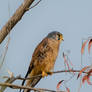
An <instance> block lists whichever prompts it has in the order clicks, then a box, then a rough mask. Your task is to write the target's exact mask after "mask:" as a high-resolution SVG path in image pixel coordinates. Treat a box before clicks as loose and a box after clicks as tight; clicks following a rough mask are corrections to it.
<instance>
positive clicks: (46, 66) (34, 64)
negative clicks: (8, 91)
mask: <svg viewBox="0 0 92 92" xmlns="http://www.w3.org/2000/svg"><path fill="white" fill-rule="evenodd" d="M62 40H63V35H62V34H61V33H60V32H57V31H53V32H51V33H49V34H48V35H47V36H46V37H45V38H44V39H43V40H42V41H41V42H40V43H39V44H38V46H37V47H36V49H35V50H34V53H33V55H32V59H31V63H30V65H29V68H28V72H27V74H26V76H25V78H27V77H28V78H30V77H32V76H36V75H39V74H42V76H40V77H34V78H32V79H30V80H27V81H26V86H31V87H34V86H35V85H36V84H37V83H38V82H39V81H40V79H41V78H42V77H44V76H45V75H47V73H48V72H51V70H52V69H53V68H54V64H55V61H56V58H57V55H58V51H59V46H60V43H61V42H62ZM24 83H25V80H24V81H23V82H22V85H24ZM23 92H30V90H28V89H24V90H23Z"/></svg>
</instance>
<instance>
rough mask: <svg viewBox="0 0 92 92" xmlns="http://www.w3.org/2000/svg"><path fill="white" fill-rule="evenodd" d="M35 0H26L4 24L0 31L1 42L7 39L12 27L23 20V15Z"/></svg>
mask: <svg viewBox="0 0 92 92" xmlns="http://www.w3.org/2000/svg"><path fill="white" fill-rule="evenodd" d="M34 1H35V0H24V2H23V3H22V4H21V6H20V7H19V8H18V9H17V10H16V12H15V13H14V14H13V16H12V17H11V18H10V19H9V20H8V22H7V23H6V24H5V25H4V26H3V28H2V29H1V31H0V43H2V41H3V40H4V39H5V37H6V36H7V35H8V33H9V32H10V31H11V30H12V28H13V27H14V26H15V25H16V24H17V23H18V22H19V21H20V20H21V18H22V16H23V15H24V13H25V12H26V10H27V9H28V8H29V7H30V5H32V3H33V2H34Z"/></svg>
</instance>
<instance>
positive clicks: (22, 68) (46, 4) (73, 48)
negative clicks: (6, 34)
mask: <svg viewBox="0 0 92 92" xmlns="http://www.w3.org/2000/svg"><path fill="white" fill-rule="evenodd" d="M37 1H38V0H37ZM22 2H23V0H20V1H19V0H1V1H0V29H1V28H2V26H3V25H4V24H5V23H6V22H7V20H8V19H9V15H10V16H12V14H13V13H14V12H15V11H16V9H17V8H18V7H19V5H20V4H21V3H22ZM35 2H36V1H35ZM8 4H9V7H10V8H9V9H8ZM9 12H10V13H9ZM54 30H56V31H59V32H61V33H62V34H63V35H64V42H62V44H61V46H60V51H59V56H58V58H57V61H56V64H55V68H54V70H55V71H56V70H62V69H64V60H63V57H62V53H63V52H67V51H70V53H69V58H70V59H71V61H72V63H73V64H74V69H80V66H81V53H80V50H81V44H82V39H83V38H87V37H89V36H92V0H42V1H41V2H40V3H39V5H37V6H36V7H35V8H33V9H32V10H30V11H28V12H26V14H25V15H24V16H23V18H22V20H21V21H20V22H19V23H18V24H17V25H16V26H15V27H14V28H13V29H12V31H11V34H10V36H11V40H10V44H9V49H8V52H7V56H6V58H5V62H4V66H3V67H2V69H1V70H0V76H4V75H7V70H8V69H9V70H10V71H11V72H13V73H14V75H15V76H17V75H19V74H21V76H22V77H24V76H25V74H26V72H27V69H28V66H29V63H30V60H31V56H32V53H33V51H34V49H35V47H36V45H37V44H38V43H39V42H40V41H41V40H42V39H43V38H44V37H45V36H46V35H47V34H48V33H49V32H51V31H54ZM0 46H1V48H0V50H1V51H2V48H4V47H5V42H3V43H2V44H1V45H0ZM91 52H92V49H91ZM90 64H92V53H91V55H90V56H89V55H88V53H87V48H86V51H85V54H84V55H83V66H86V65H90ZM70 77H71V75H70V74H55V75H52V76H49V77H47V78H44V79H42V80H41V81H40V82H39V84H38V85H37V86H36V87H39V88H48V89H54V90H56V85H57V83H58V82H59V81H60V80H65V79H69V78H70ZM15 84H21V82H20V81H17V82H15ZM66 86H67V87H69V88H70V90H71V91H70V92H78V87H79V80H77V79H76V76H75V77H74V78H73V79H72V80H70V81H69V82H68V83H67V84H66ZM60 88H61V89H62V87H60ZM5 92H18V90H12V89H10V88H7V90H6V91H5ZM80 92H92V87H91V86H89V85H87V84H86V83H85V84H84V85H83V86H82V88H81V89H80Z"/></svg>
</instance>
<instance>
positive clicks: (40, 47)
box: [20, 39, 48, 92]
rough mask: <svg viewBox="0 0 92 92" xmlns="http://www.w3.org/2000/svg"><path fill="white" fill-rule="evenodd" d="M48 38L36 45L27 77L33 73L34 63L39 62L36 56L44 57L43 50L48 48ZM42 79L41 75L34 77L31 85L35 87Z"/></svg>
mask: <svg viewBox="0 0 92 92" xmlns="http://www.w3.org/2000/svg"><path fill="white" fill-rule="evenodd" d="M47 40H48V39H44V40H42V41H41V43H40V44H39V45H38V46H37V47H36V49H35V51H34V53H33V55H32V60H31V63H30V66H29V68H28V71H27V73H26V75H25V78H27V76H28V75H29V74H30V73H31V71H32V69H33V68H34V67H35V65H34V64H35V63H36V62H37V61H35V59H36V58H38V59H44V55H42V52H44V51H45V49H46V46H47V44H48V41H47ZM40 79H41V77H37V78H36V79H34V81H33V82H32V84H31V86H32V87H34V86H35V85H36V84H37V83H38V82H39V80H40ZM25 81H26V80H23V82H22V86H23V85H24V83H25ZM20 92H21V89H20Z"/></svg>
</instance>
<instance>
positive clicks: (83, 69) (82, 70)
mask: <svg viewBox="0 0 92 92" xmlns="http://www.w3.org/2000/svg"><path fill="white" fill-rule="evenodd" d="M89 67H90V66H86V67H84V68H82V69H81V71H80V72H79V74H78V76H77V79H78V78H79V77H80V75H81V74H82V73H83V72H84V71H85V70H86V69H87V68H89Z"/></svg>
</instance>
